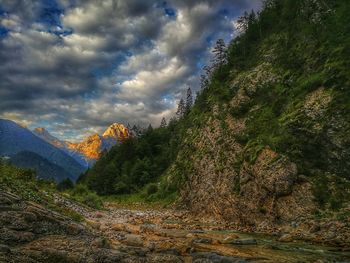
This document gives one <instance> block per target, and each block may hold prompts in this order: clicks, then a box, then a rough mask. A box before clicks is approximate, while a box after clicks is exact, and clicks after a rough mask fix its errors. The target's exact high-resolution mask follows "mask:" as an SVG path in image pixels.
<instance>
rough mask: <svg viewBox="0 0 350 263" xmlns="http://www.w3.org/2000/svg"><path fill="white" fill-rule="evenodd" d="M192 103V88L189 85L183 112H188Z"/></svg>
mask: <svg viewBox="0 0 350 263" xmlns="http://www.w3.org/2000/svg"><path fill="white" fill-rule="evenodd" d="M192 105H193V96H192V90H191V88H190V87H188V89H187V96H186V105H185V114H188V113H189V112H190V110H191V108H192Z"/></svg>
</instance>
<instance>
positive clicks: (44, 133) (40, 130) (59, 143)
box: [33, 127, 66, 149]
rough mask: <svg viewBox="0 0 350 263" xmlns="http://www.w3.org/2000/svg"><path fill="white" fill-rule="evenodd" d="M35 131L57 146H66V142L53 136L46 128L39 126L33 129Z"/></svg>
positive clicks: (61, 147)
mask: <svg viewBox="0 0 350 263" xmlns="http://www.w3.org/2000/svg"><path fill="white" fill-rule="evenodd" d="M33 133H34V134H35V135H37V136H39V137H40V138H41V139H43V140H44V141H46V142H48V143H50V144H52V145H53V146H56V147H57V148H60V149H63V148H64V147H66V144H65V143H64V142H62V141H61V140H59V139H57V138H56V137H54V136H52V135H51V134H50V133H49V132H48V131H47V130H46V129H45V128H42V127H39V128H35V129H34V130H33Z"/></svg>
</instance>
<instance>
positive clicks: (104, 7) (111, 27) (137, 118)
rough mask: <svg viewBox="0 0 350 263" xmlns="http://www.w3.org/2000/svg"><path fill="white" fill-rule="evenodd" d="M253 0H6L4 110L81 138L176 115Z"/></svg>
mask: <svg viewBox="0 0 350 263" xmlns="http://www.w3.org/2000/svg"><path fill="white" fill-rule="evenodd" d="M260 5H261V1H260V0H259V1H258V0H254V1H248V0H236V1H232V0H231V1H229V0H215V1H214V0H201V1H197V0H196V1H194V0H169V1H166V2H165V1H157V0H148V1H141V0H128V1H126V0H105V1H98V0H74V1H72V0H40V1H34V0H32V1H31V0H27V1H20V0H11V1H10V0H2V1H0V29H1V28H2V29H3V30H0V32H4V33H2V34H0V60H1V62H2V63H1V64H0V98H1V103H0V117H3V118H10V119H13V120H16V121H19V122H21V123H24V124H26V125H29V126H30V127H35V126H45V127H47V128H48V129H49V130H50V131H51V132H53V134H54V135H56V136H59V137H60V136H61V137H64V138H66V139H70V140H77V139H81V138H82V137H84V136H85V135H86V134H88V133H92V132H101V131H102V130H103V129H105V128H106V127H107V126H108V125H109V124H110V123H112V122H116V121H120V122H123V123H128V122H130V123H139V124H141V125H147V124H148V123H152V125H153V126H158V125H159V123H160V120H161V118H162V117H166V118H170V117H171V115H172V114H173V113H174V111H175V109H176V104H177V101H178V100H179V98H180V97H181V96H182V95H183V94H184V91H185V90H186V88H187V86H188V85H190V86H191V87H192V88H193V89H194V90H196V89H197V86H198V75H199V71H200V66H199V65H200V64H204V63H206V62H207V61H208V60H209V59H210V50H211V47H212V45H213V44H214V43H215V40H216V39H217V38H224V39H226V40H229V39H230V37H231V36H232V34H233V28H234V27H233V21H235V20H236V19H237V17H238V16H239V15H240V14H241V13H243V11H244V10H249V9H252V8H254V9H257V8H259V6H260Z"/></svg>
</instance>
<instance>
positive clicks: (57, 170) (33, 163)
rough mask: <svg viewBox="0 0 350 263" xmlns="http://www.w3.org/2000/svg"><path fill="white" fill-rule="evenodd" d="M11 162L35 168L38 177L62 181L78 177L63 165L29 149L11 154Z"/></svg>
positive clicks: (19, 165)
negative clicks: (54, 162)
mask: <svg viewBox="0 0 350 263" xmlns="http://www.w3.org/2000/svg"><path fill="white" fill-rule="evenodd" d="M10 161H11V163H12V164H14V165H15V166H17V167H22V168H31V169H33V170H35V172H36V174H37V176H38V178H40V179H47V180H54V181H56V182H60V181H62V180H64V179H66V178H69V179H71V180H72V181H74V180H75V179H76V177H74V176H73V175H71V174H70V173H68V172H67V171H65V170H64V169H63V168H62V167H61V166H58V165H56V164H53V163H51V162H50V161H48V160H47V159H45V158H43V157H42V156H40V155H38V154H36V153H33V152H28V151H22V152H19V153H16V154H15V155H12V156H11V159H10Z"/></svg>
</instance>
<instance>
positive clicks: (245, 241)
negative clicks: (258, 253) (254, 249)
mask: <svg viewBox="0 0 350 263" xmlns="http://www.w3.org/2000/svg"><path fill="white" fill-rule="evenodd" d="M230 244H232V245H257V244H258V242H257V241H256V239H253V238H246V239H235V240H232V242H231V243H230Z"/></svg>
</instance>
